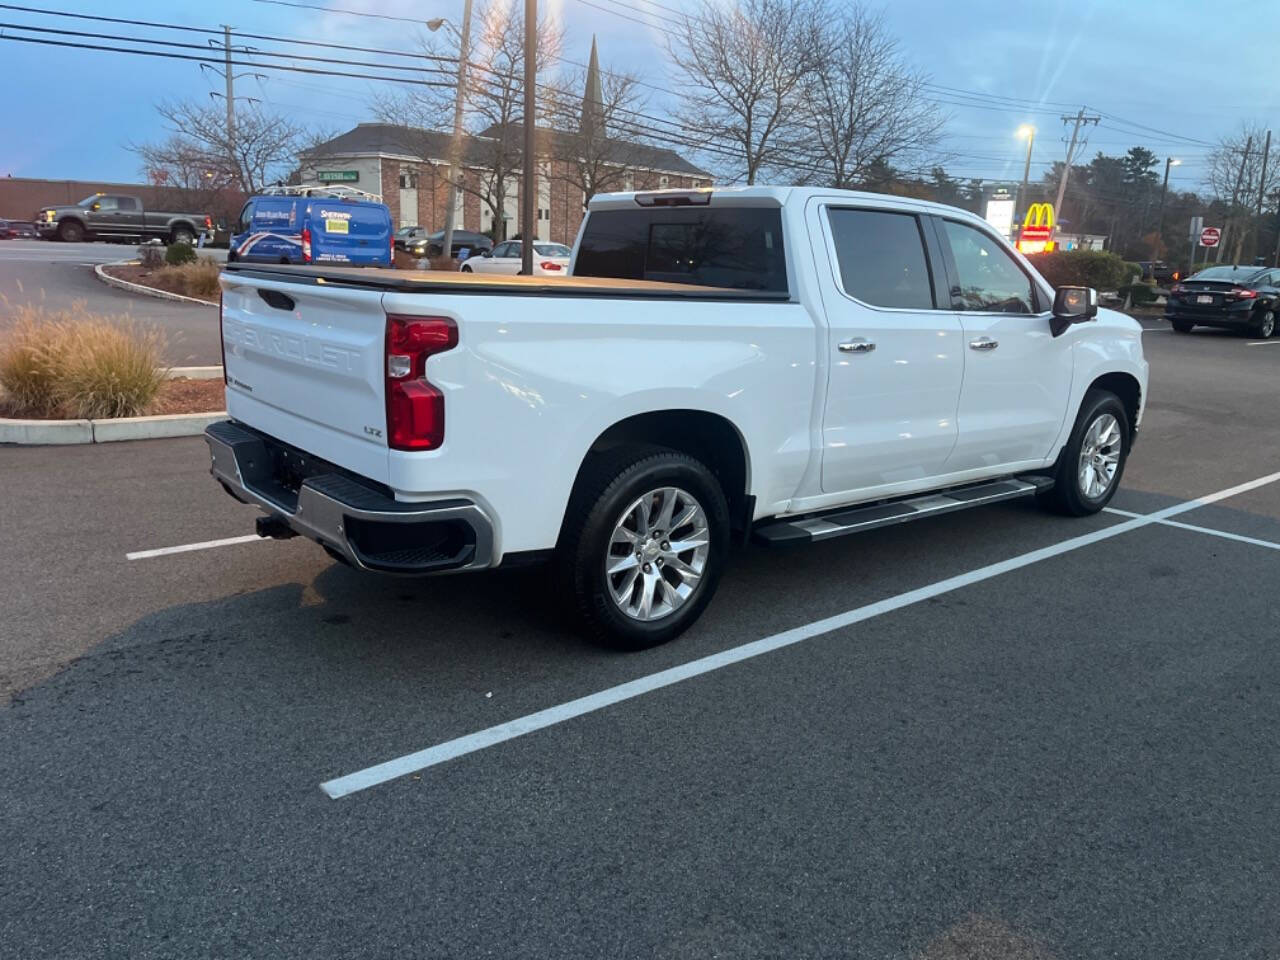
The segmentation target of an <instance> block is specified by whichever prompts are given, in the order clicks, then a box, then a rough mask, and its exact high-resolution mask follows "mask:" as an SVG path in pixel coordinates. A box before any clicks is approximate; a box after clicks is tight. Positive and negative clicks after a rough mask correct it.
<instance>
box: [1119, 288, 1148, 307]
mask: <svg viewBox="0 0 1280 960" xmlns="http://www.w3.org/2000/svg"><path fill="white" fill-rule="evenodd" d="M1116 293H1118V294H1120V298H1121V299H1122V300H1123V299H1127V300H1128V301H1129V302H1130V303H1131V304H1133V306H1135V307H1140V306H1143V305H1145V304H1148V303H1155V299H1156V290H1155V287H1153V286H1151V285H1150V284H1148V283H1130V284H1128V285H1126V286H1123V287H1120V289H1118V290H1117V291H1116Z"/></svg>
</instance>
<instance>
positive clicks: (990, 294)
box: [942, 220, 1036, 313]
mask: <svg viewBox="0 0 1280 960" xmlns="http://www.w3.org/2000/svg"><path fill="white" fill-rule="evenodd" d="M942 223H943V229H944V231H945V232H946V235H947V240H948V242H949V243H950V244H951V255H952V258H953V259H954V260H955V263H956V272H957V274H958V276H957V277H953V278H952V288H951V302H952V308H953V309H956V310H974V311H978V312H982V313H1035V312H1036V306H1035V304H1036V301H1035V295H1034V293H1033V292H1032V287H1031V278H1030V277H1028V276H1027V275H1026V274H1025V273H1023V272H1022V269H1021V268H1020V267H1019V266H1018V265H1017V263H1015V262H1014V260H1013V258H1012V257H1011V256H1009V254H1008V253H1006V252H1005V249H1004V248H1003V247H1002V246H1000V244H998V243H997V242H996V241H995V240H994V239H992V238H991V237H990V236H988V235H987V234H986V233H984V232H983V231H981V230H978V229H975V228H974V227H971V226H969V225H967V224H964V223H957V222H956V221H954V220H944V221H943V222H942Z"/></svg>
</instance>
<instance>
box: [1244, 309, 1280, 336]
mask: <svg viewBox="0 0 1280 960" xmlns="http://www.w3.org/2000/svg"><path fill="white" fill-rule="evenodd" d="M1249 332H1250V333H1251V334H1252V335H1253V336H1255V337H1257V338H1258V339H1259V340H1266V339H1267V338H1268V337H1270V336H1271V335H1272V334H1273V333H1275V332H1276V315H1275V312H1274V311H1272V310H1260V311H1259V312H1258V316H1257V319H1255V320H1254V321H1253V326H1252V327H1250V328H1249Z"/></svg>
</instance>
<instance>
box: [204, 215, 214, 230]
mask: <svg viewBox="0 0 1280 960" xmlns="http://www.w3.org/2000/svg"><path fill="white" fill-rule="evenodd" d="M204 228H205V229H206V230H212V229H213V217H211V216H209V215H208V214H206V215H205V218H204Z"/></svg>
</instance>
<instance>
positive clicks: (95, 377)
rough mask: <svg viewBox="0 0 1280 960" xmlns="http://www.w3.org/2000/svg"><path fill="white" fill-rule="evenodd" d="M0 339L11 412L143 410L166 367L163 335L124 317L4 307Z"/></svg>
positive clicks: (0, 371)
mask: <svg viewBox="0 0 1280 960" xmlns="http://www.w3.org/2000/svg"><path fill="white" fill-rule="evenodd" d="M11 313H12V314H13V315H14V324H13V326H12V327H11V328H10V330H9V332H8V334H7V335H6V336H5V338H4V341H3V343H0V386H3V387H4V390H5V393H6V399H7V401H8V403H7V405H8V406H9V407H10V408H11V410H12V412H14V413H18V414H25V415H28V416H35V417H49V416H57V415H62V416H70V417H129V416H137V415H138V414H141V413H145V412H146V409H147V408H148V407H149V406H150V405H151V403H152V402H153V401H154V400H155V397H156V394H157V392H158V391H159V390H160V386H161V385H162V384H163V383H164V381H165V378H166V376H167V373H168V371H167V370H166V369H165V368H164V367H163V366H162V361H163V356H164V349H165V340H164V337H163V335H162V334H160V333H159V332H158V331H156V330H152V329H149V328H146V327H142V326H139V325H138V324H136V323H134V322H133V321H132V320H131V319H130V318H128V317H106V316H102V315H99V314H93V313H86V312H85V309H84V302H83V301H76V302H75V303H73V304H72V305H71V306H70V308H68V309H66V310H49V309H46V308H44V307H41V306H35V305H23V306H19V307H17V308H11Z"/></svg>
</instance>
